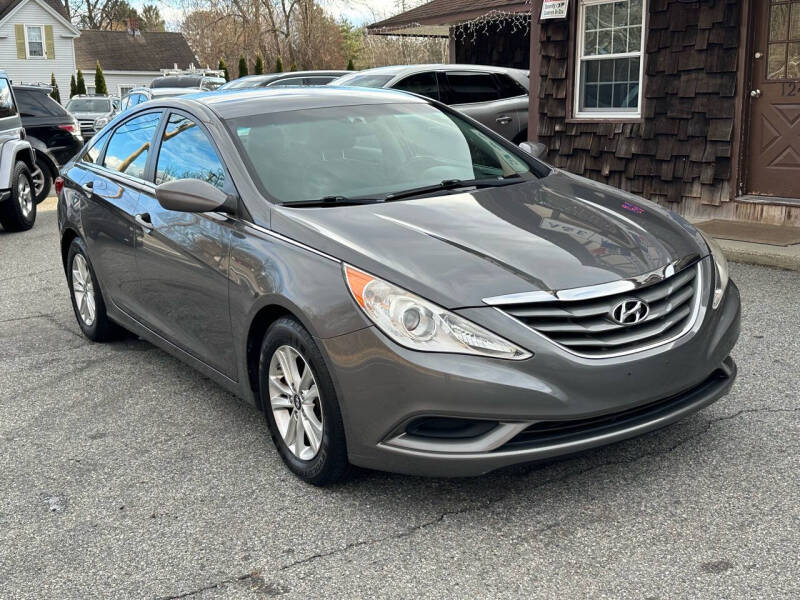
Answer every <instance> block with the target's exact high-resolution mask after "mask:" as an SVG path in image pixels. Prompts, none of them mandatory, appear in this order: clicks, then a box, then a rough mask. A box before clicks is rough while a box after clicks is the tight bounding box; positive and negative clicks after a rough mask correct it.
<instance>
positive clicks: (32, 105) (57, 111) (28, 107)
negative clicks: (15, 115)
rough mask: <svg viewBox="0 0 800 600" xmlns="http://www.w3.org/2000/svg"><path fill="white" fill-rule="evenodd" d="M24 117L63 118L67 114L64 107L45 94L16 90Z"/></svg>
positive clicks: (20, 112)
mask: <svg viewBox="0 0 800 600" xmlns="http://www.w3.org/2000/svg"><path fill="white" fill-rule="evenodd" d="M14 95H15V96H16V97H17V104H19V114H20V116H22V117H63V116H65V115H66V114H67V111H65V110H64V109H63V108H62V106H61V105H60V104H59V103H58V102H56V101H55V100H53V99H52V98H51V97H50V96H48V95H47V94H45V93H44V92H35V91H32V90H22V89H17V90H14Z"/></svg>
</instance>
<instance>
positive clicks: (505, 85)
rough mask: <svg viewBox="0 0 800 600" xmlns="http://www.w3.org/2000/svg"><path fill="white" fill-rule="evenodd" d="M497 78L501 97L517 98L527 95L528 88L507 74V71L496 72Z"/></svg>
mask: <svg viewBox="0 0 800 600" xmlns="http://www.w3.org/2000/svg"><path fill="white" fill-rule="evenodd" d="M494 77H495V80H496V81H497V85H498V86H499V88H500V98H501V99H503V98H516V97H518V96H527V95H528V90H526V89H525V88H524V87H523V86H522V84H520V83H519V82H518V81H515V80H514V79H513V78H512V77H510V76H508V75H506V74H505V73H495V75H494Z"/></svg>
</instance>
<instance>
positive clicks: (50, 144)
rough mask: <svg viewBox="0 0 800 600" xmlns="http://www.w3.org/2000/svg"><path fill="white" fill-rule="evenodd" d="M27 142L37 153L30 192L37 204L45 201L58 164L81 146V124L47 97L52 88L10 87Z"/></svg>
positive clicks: (71, 155)
mask: <svg viewBox="0 0 800 600" xmlns="http://www.w3.org/2000/svg"><path fill="white" fill-rule="evenodd" d="M12 87H13V89H14V96H15V97H16V99H17V107H18V108H19V115H20V117H22V126H23V127H24V128H25V133H26V139H27V140H28V142H30V144H31V146H33V148H34V149H35V150H36V164H35V166H34V170H33V173H32V174H31V175H32V177H33V189H34V196H35V200H36V203H37V204H39V203H40V202H41V201H42V200H44V199H45V198H47V195H48V194H49V193H50V190H51V189H52V187H53V181H54V180H55V178H56V177H58V170H59V169H60V168H61V165H63V164H64V163H66V162H67V161H68V160H69V159H70V158H72V157H73V156H75V155H76V154H77V153H78V152H79V151H80V149H81V148H82V147H83V137H81V130H80V125H78V121H77V120H76V119H75V117H74V116H72V115H71V114H69V113H68V112H67V110H66V109H65V108H64V107H63V106H61V105H60V104H59V103H58V102H56V101H55V100H53V99H52V98H51V97H50V92H52V91H53V88H51V87H49V86H41V85H13V86H12Z"/></svg>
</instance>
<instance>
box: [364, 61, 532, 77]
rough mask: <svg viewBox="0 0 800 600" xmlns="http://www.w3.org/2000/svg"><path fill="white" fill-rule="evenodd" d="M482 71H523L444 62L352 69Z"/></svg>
mask: <svg viewBox="0 0 800 600" xmlns="http://www.w3.org/2000/svg"><path fill="white" fill-rule="evenodd" d="M441 70H448V71H482V72H491V73H508V72H510V71H516V72H519V73H524V72H525V71H524V70H523V69H512V68H511V67H493V66H489V65H462V64H445V63H429V64H424V65H389V66H387V67H374V68H372V69H364V70H363V71H353V73H354V74H355V73H358V74H359V75H361V74H362V73H370V74H373V73H374V74H376V75H377V74H385V75H400V74H402V73H418V72H420V71H441Z"/></svg>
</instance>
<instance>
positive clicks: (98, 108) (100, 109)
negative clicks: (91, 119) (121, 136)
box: [67, 98, 111, 113]
mask: <svg viewBox="0 0 800 600" xmlns="http://www.w3.org/2000/svg"><path fill="white" fill-rule="evenodd" d="M67 110H68V111H69V112H73V113H76V112H78V113H82V112H84V113H106V112H111V101H110V100H109V99H108V98H73V99H72V100H70V101H69V102H68V103H67Z"/></svg>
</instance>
